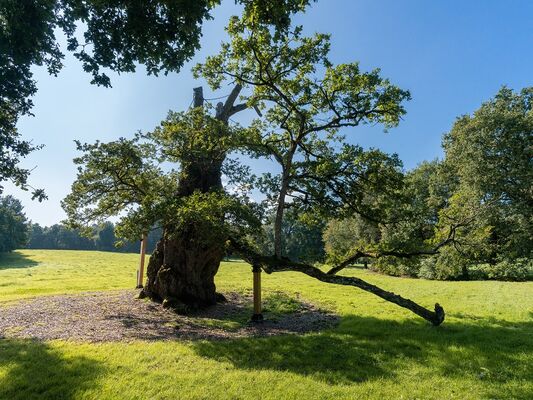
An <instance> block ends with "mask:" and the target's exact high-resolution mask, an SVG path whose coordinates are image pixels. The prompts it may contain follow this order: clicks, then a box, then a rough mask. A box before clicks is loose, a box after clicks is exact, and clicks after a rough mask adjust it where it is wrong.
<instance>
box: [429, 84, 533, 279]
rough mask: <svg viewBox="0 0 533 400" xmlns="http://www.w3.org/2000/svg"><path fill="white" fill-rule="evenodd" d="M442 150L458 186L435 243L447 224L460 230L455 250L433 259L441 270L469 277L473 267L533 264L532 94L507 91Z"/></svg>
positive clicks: (466, 119) (466, 121)
mask: <svg viewBox="0 0 533 400" xmlns="http://www.w3.org/2000/svg"><path fill="white" fill-rule="evenodd" d="M443 146H444V151H445V159H444V164H445V166H446V168H447V169H448V170H449V171H450V173H451V174H452V175H453V176H455V177H457V181H458V184H457V187H456V189H455V190H454V191H453V193H452V195H451V197H450V198H449V201H448V203H447V204H446V207H444V208H443V209H442V210H441V211H440V212H439V224H438V232H437V237H439V236H440V237H442V236H443V235H445V234H446V233H445V230H446V229H445V228H443V225H444V224H446V223H447V221H450V220H453V221H455V223H457V224H461V227H460V228H459V229H458V230H457V232H456V236H455V240H454V246H453V247H449V248H447V249H446V251H445V252H443V254H441V255H440V256H439V257H437V258H436V259H435V262H436V263H437V269H438V270H439V269H440V270H443V269H445V268H446V266H447V268H448V272H447V273H446V275H448V276H450V277H468V274H469V269H470V268H471V267H473V266H475V265H476V264H481V263H488V264H490V265H496V264H498V263H501V262H503V263H505V265H512V264H513V261H514V260H520V259H529V260H531V259H533V88H525V89H523V90H522V91H521V92H520V93H515V92H513V91H512V90H511V89H508V88H506V87H504V88H502V89H501V90H500V91H499V92H498V93H497V94H496V96H495V97H494V98H493V99H491V100H489V101H487V102H485V103H483V104H482V105H481V107H480V108H479V109H478V110H476V111H475V112H474V113H473V115H465V116H463V117H460V118H458V120H457V121H456V122H455V124H454V126H453V128H452V130H451V131H450V132H449V133H448V134H446V135H445V137H444V143H443ZM451 265H455V266H459V267H458V268H455V269H454V268H450V266H451Z"/></svg>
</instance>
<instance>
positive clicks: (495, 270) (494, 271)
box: [476, 258, 533, 281]
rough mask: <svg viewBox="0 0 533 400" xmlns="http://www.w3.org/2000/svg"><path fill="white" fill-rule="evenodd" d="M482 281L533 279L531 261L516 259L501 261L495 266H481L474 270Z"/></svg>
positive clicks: (532, 263)
mask: <svg viewBox="0 0 533 400" xmlns="http://www.w3.org/2000/svg"><path fill="white" fill-rule="evenodd" d="M476 271H477V272H478V274H479V275H480V276H482V277H483V278H482V279H494V280H498V281H525V280H528V279H533V260H528V259H527V258H518V259H516V260H503V261H500V262H499V263H496V264H492V265H491V264H483V265H480V266H479V267H478V268H476Z"/></svg>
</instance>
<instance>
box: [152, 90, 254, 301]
mask: <svg viewBox="0 0 533 400" xmlns="http://www.w3.org/2000/svg"><path fill="white" fill-rule="evenodd" d="M240 90H241V87H240V86H239V85H237V86H236V87H235V88H234V89H233V91H232V93H231V94H230V96H228V99H227V100H226V102H225V103H219V104H218V106H217V115H216V118H217V119H219V120H220V121H223V122H225V123H227V121H228V119H229V117H230V116H231V115H233V114H235V113H236V112H238V111H240V110H243V109H244V108H245V106H244V105H236V106H234V104H233V103H234V102H235V100H236V99H237V97H238V94H239V92H240ZM203 100H204V99H203V94H202V88H196V89H194V97H193V103H194V107H201V106H202V105H203ZM224 158H225V155H222V156H219V157H215V158H213V157H212V155H210V154H206V156H205V157H204V158H200V159H196V160H194V162H191V163H188V164H187V165H185V166H184V167H183V173H182V174H181V176H182V178H181V179H180V181H179V182H178V192H177V193H176V196H179V197H184V196H189V195H191V194H193V193H194V192H195V191H199V192H202V193H207V192H209V191H212V190H217V189H221V188H222V179H221V176H222V173H221V168H222V163H223V161H224ZM223 257H224V242H223V241H211V242H210V241H209V240H206V239H205V238H199V234H198V232H197V231H196V227H195V226H179V227H175V226H174V227H173V226H167V227H165V228H164V230H163V237H162V238H161V240H160V241H159V243H158V244H157V246H156V249H155V251H154V253H153V254H152V256H151V257H150V261H149V263H148V268H147V280H146V284H145V286H144V290H143V293H142V294H143V295H145V296H148V297H150V298H151V299H152V300H155V301H161V302H163V303H164V304H168V305H169V306H173V307H174V306H179V305H181V304H185V305H188V306H193V307H199V308H201V307H205V306H208V305H211V304H214V303H216V302H217V300H222V299H223V296H222V295H219V294H217V293H216V287H215V282H214V278H215V275H216V273H217V272H218V268H219V266H220V262H221V261H222V258H223Z"/></svg>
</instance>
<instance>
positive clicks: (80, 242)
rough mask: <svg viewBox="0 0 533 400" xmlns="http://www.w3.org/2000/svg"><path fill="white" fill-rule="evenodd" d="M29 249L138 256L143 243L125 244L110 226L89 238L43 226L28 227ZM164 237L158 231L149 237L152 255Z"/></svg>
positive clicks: (95, 230)
mask: <svg viewBox="0 0 533 400" xmlns="http://www.w3.org/2000/svg"><path fill="white" fill-rule="evenodd" d="M28 231H29V232H28V242H27V245H26V247H27V248H28V249H54V250H99V251H116V252H122V253H135V252H138V251H139V245H140V242H129V241H122V240H120V238H118V237H116V235H115V225H114V224H113V223H112V222H106V223H104V224H103V225H101V226H97V225H95V226H93V227H92V234H91V235H90V236H87V235H85V234H84V233H82V232H81V231H80V230H78V229H71V228H68V227H66V226H65V225H62V224H55V225H52V226H47V227H42V226H41V225H39V224H29V225H28ZM160 237H161V230H160V229H154V230H153V231H151V232H150V233H149V234H148V236H147V251H148V252H150V253H151V252H152V251H153V250H154V248H155V244H156V243H157V241H158V240H159V238H160Z"/></svg>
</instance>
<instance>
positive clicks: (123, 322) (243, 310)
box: [0, 290, 339, 342]
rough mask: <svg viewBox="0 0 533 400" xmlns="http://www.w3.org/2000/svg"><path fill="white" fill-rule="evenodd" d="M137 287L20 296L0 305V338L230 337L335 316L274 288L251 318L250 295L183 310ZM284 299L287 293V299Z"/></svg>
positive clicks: (321, 323) (331, 320) (289, 330)
mask: <svg viewBox="0 0 533 400" xmlns="http://www.w3.org/2000/svg"><path fill="white" fill-rule="evenodd" d="M137 293H138V292H137V291H134V290H121V291H102V292H86V293H81V294H75V295H57V296H43V297H38V298H32V299H26V300H21V301H19V302H17V303H14V304H10V305H8V306H5V307H1V308H0V338H34V339H38V340H53V339H62V340H72V341H83V342H117V341H133V340H148V341H154V340H180V339H183V340H197V339H214V340H217V339H232V338H242V337H250V336H251V337H253V336H273V335H283V334H301V333H305V332H311V331H317V330H322V329H327V328H330V327H333V326H335V325H336V324H337V323H338V320H339V318H338V316H337V315H335V314H333V313H332V312H330V311H327V310H323V309H321V308H319V307H317V306H315V305H313V304H310V303H308V302H305V301H301V300H295V299H292V298H289V297H288V296H287V295H284V294H277V295H276V294H275V295H274V297H272V298H271V299H272V300H271V301H270V303H271V304H270V305H269V300H268V298H267V300H266V306H267V307H269V308H270V309H271V310H270V311H269V310H268V309H267V310H266V312H265V317H266V318H265V321H263V322H260V323H253V322H250V316H251V313H252V310H251V304H252V298H251V296H249V295H247V294H239V293H234V292H232V293H225V297H226V299H227V301H226V302H223V303H219V304H216V305H214V306H211V307H209V308H207V309H205V310H203V311H197V312H194V313H192V314H188V315H180V314H177V313H176V312H175V311H174V310H171V309H166V308H163V307H162V306H161V305H160V304H157V303H154V302H151V301H149V300H146V299H144V300H140V299H137V298H136V295H137ZM287 299H290V300H289V301H288V302H287Z"/></svg>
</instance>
